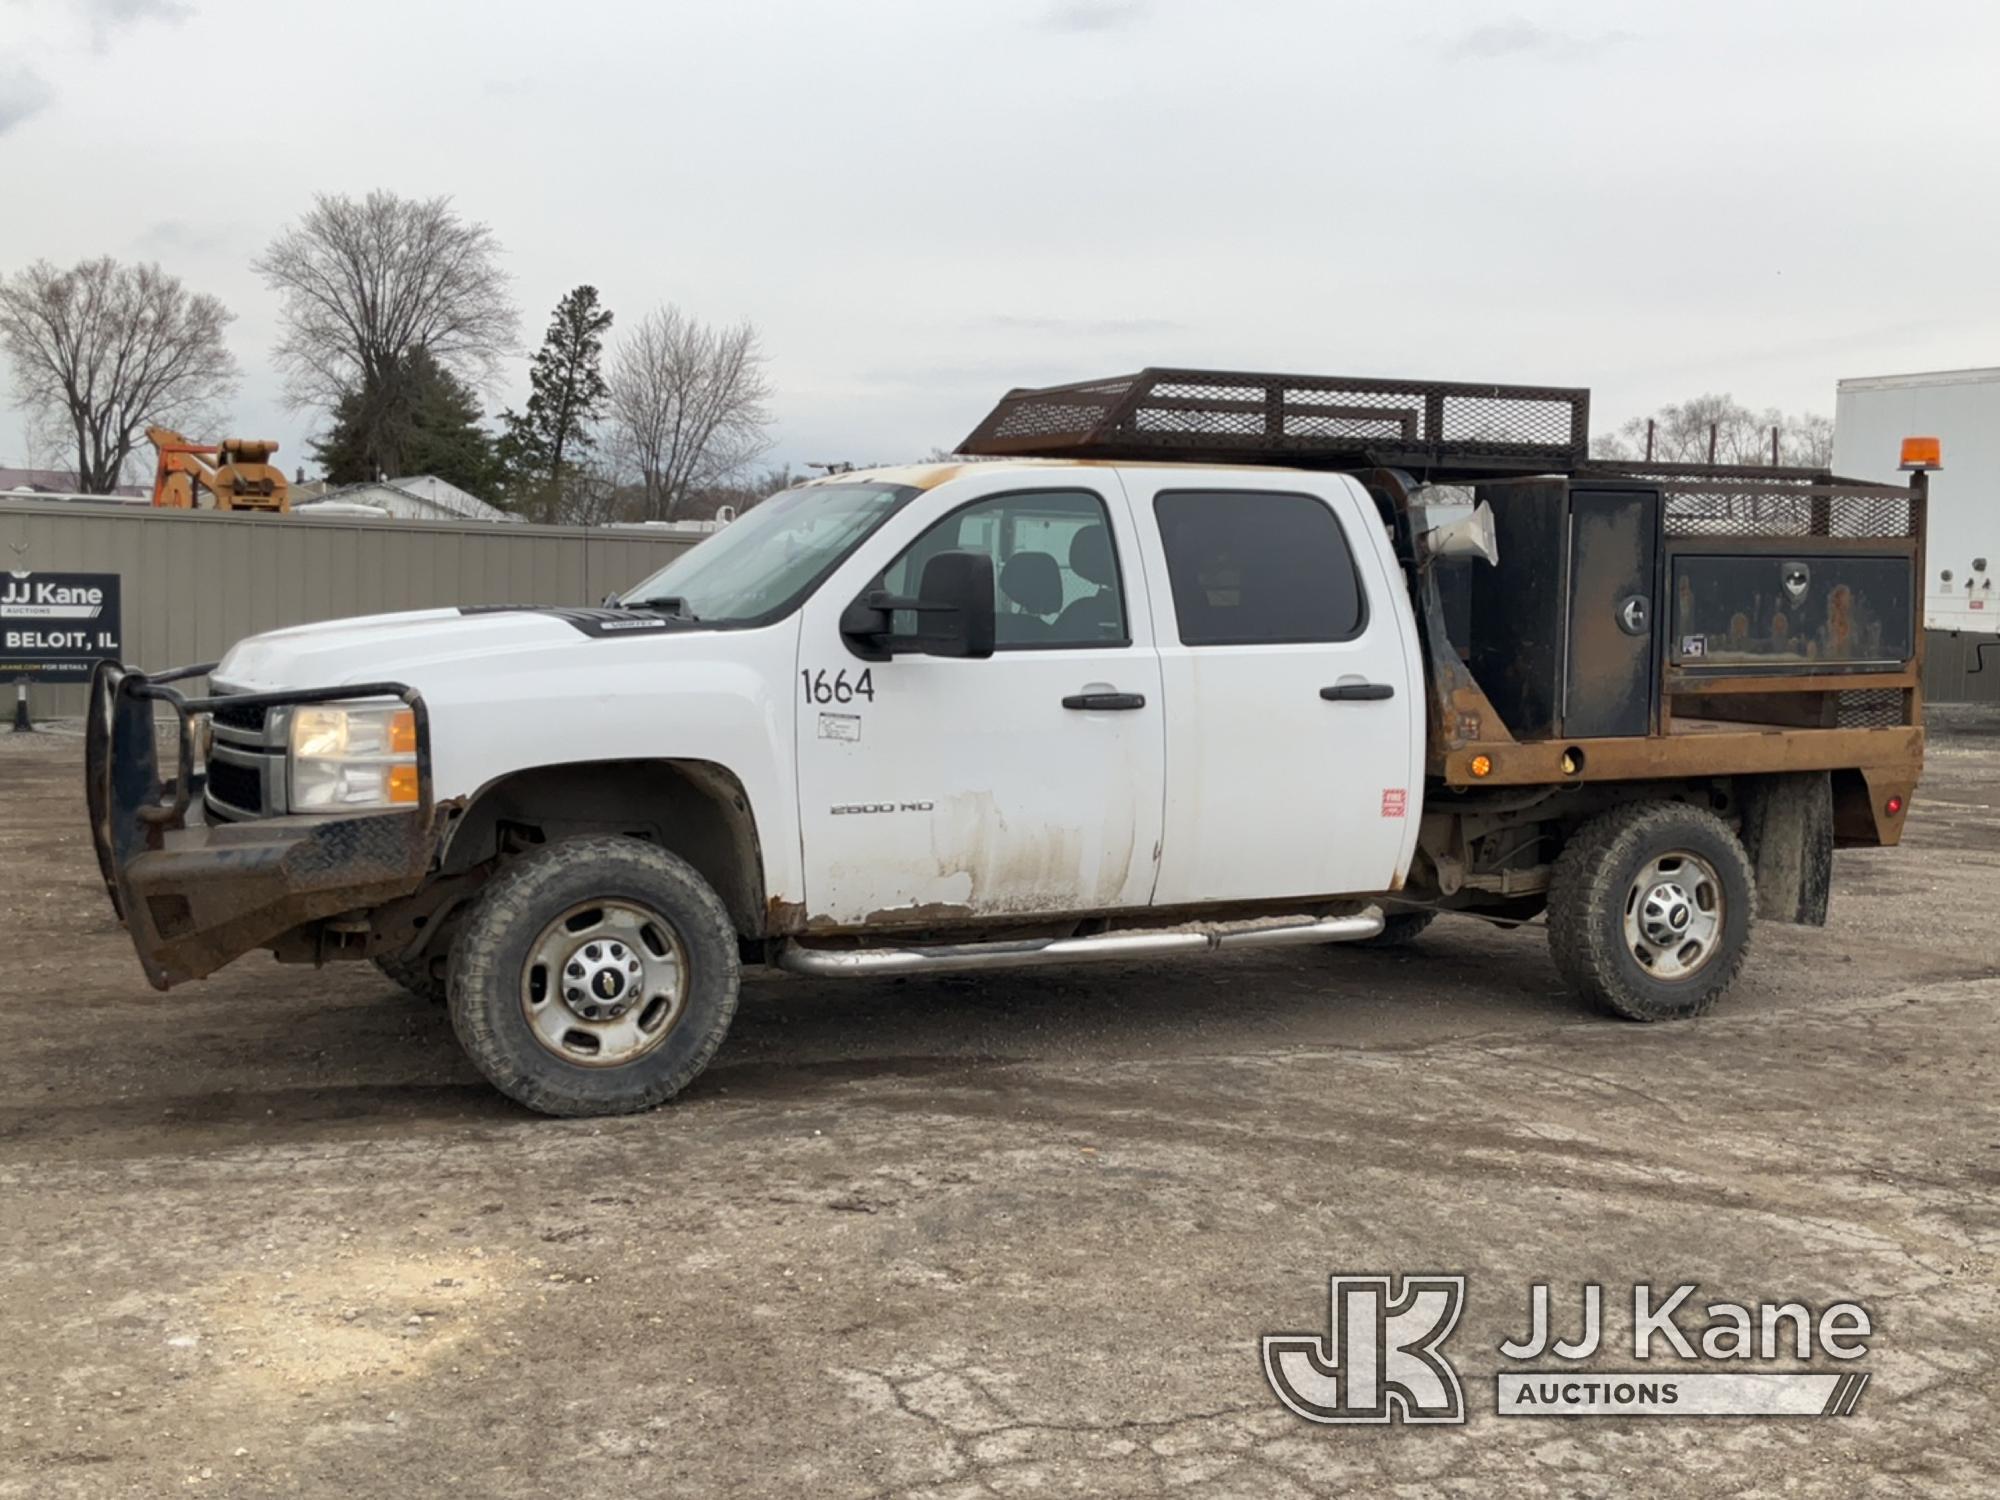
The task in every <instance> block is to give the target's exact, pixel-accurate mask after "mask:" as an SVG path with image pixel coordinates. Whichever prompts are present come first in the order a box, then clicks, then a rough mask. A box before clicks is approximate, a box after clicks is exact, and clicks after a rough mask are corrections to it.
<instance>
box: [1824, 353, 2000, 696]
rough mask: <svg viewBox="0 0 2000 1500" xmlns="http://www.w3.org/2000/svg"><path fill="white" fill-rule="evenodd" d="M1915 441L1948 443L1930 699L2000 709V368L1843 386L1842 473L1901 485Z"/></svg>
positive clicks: (1927, 619)
mask: <svg viewBox="0 0 2000 1500" xmlns="http://www.w3.org/2000/svg"><path fill="white" fill-rule="evenodd" d="M1916 436H1923V437H1935V438H1938V439H1939V440H1940V441H1941V442H1942V443H1943V444H1944V467H1943V468H1942V469H1941V470H1939V471H1938V472H1937V473H1936V474H1933V475H1932V476H1931V481H1930V485H1931V489H1930V494H1931V498H1930V514H1929V521H1930V527H1929V539H1928V544H1927V546H1926V548H1925V565H1926V571H1927V573H1928V576H1927V577H1926V579H1925V580H1924V624H1925V625H1926V626H1927V627H1928V630H1927V632H1926V639H1925V643H1924V653H1925V657H1924V695H1925V697H1927V698H1930V699H1932V700H1933V701H1935V702H1939V703H1996V702H2000V641H1997V640H1996V632H2000V590H1996V589H1995V588H1994V585H1993V579H1994V576H1995V575H1996V574H2000V369H1986V370H1940V371H1936V372H1932V373H1928V374H1917V375H1875V376H1867V377H1863V378H1859V379H1851V380H1843V381H1841V382H1840V387H1839V395H1838V404H1837V406H1836V408H1835V415H1834V428H1833V467H1834V470H1835V472H1836V473H1840V474H1852V475H1854V476H1855V477H1856V478H1859V479H1881V480H1886V481H1888V482H1889V483H1897V482H1900V481H1901V480H1902V479H1903V478H1904V477H1905V476H1903V475H1902V474H1899V473H1898V472H1897V468H1896V463H1897V458H1898V455H1899V451H1900V448H1901V445H1902V440H1903V439H1904V438H1906V437H1916ZM1981 643H1985V644H1986V647H1987V649H1986V653H1985V655H1986V661H1987V663H1988V665H1987V666H1986V667H1985V669H1984V670H1980V662H1979V652H1978V647H1979V645H1980V644H1981Z"/></svg>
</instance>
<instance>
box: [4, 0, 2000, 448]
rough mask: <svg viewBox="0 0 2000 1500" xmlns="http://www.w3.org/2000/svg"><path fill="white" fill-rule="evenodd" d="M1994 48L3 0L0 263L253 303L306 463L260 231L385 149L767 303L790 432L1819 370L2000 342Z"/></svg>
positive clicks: (807, 1)
mask: <svg viewBox="0 0 2000 1500" xmlns="http://www.w3.org/2000/svg"><path fill="white" fill-rule="evenodd" d="M1996 76H2000V5H1995V4H1993V3H1990V0H1984V3H1981V0H1960V3H1950V4H1945V3H1936V0H1899V3H1897V4H1895V5H1890V6H1885V5H1883V4H1881V3H1880V0H1865V3H1864V0H1796V3H1793V0H1672V3H1653V0H1638V3H1612V0H1599V3H1595V4H1589V3H1575V4H1570V3H1540V0H1520V3H1515V4H1497V5H1496V4H1474V3H1469V0H1432V3H1427V4H1409V3H1402V0H1384V3H1343V0H1011V3H1002V0H721V3H716V0H711V3H707V4H691V3H686V0H617V3H611V0H563V3H560V4H551V3H546V0H542V3H533V4H528V3H516V0H486V3H478V4H470V3H469V4H447V3H435V0H393V3H389V0H330V3H312V4H300V3H294V0H65V3H58V0H0V272H6V271H11V270H13V269H16V268H18V267H19V266H20V265H21V264H23V263H25V262H27V261H29V260H31V259H34V258H36V257H47V258H49V259H51V260H55V261H58V262H69V261H73V260H75V259H77V258H79V257H83V256H91V255H98V254H107V253H108V254H111V255H115V256H118V257H121V258H124V259H129V260H142V259H143V260H157V261H159V262H160V263H161V264H162V265H164V266H165V267H167V268H168V269H169V270H171V271H173V272H175V273H176V274H178V275H180V276H181V277H182V278H183V279H185V280H186V282H187V283H188V284H189V285H190V286H191V287H194V288H196V289H199V290H202V291H208V292H213V293H216V294H217V295H219V296H221V297H222V298H223V299H224V301H225V302H226V303H227V304H228V305H229V306H230V307H231V308H232V309H233V310H234V311H235V312H236V314H237V320H236V322H235V323H234V324H233V325H232V327H231V330H230V336H231V341H232V344H233V347H234V348H235V350H236V352H237V354H238V356H239V357H240V358H241V360H242V363H243V366H244V382H243V387H242V390H241V393H240V394H239V396H238V397H237V399H236V401H235V403H234V406H233V411H232V421H231V429H232V435H242V436H252V437H276V438H278V439H280V440H281V441H282V443H283V445H284V447H283V451H282V453H281V461H283V462H285V463H286V464H287V467H290V466H291V464H292V463H295V462H297V461H300V460H301V459H303V458H304V456H305V454H304V439H305V438H306V436H307V435H308V434H309V433H310V431H311V430H312V428H313V425H314V423H315V421H316V420H317V419H316V417H315V415H314V414H313V413H310V412H293V411H288V410H287V409H286V408H285V406H284V404H283V400H282V397H281V395H280V392H279V384H278V380H277V377H276V376H275V375H274V373H273V371H272V369H271V366H270V360H269V351H270V347H271V344H272V341H273V338H274V336H275V331H276V326H275V320H276V314H277V304H276V300H275V298H274V297H273V296H272V295H271V294H270V293H269V292H267V291H266V290H265V289H264V288H263V286H262V285H261V284H260V283H259V282H258V280H257V278H256V277H255V276H254V275H253V274H252V273H251V271H250V269H249V262H250V260H251V259H252V257H253V256H254V255H256V254H257V252H258V251H259V250H260V249H261V248H262V247H263V246H264V244H265V243H266V242H267V241H268V240H269V239H270V237H271V235H272V234H273V232H274V231H276V230H277V229H278V228H279V227H280V226H281V225H282V224H284V223H285V222H286V221H288V220H290V219H292V218H294V217H295V216H297V215H298V213H299V212H300V211H301V210H302V209H303V208H305V207H306V205H307V203H308V202H309V199H310V197H311V195H312V194H313V193H314V192H315V191H324V192H336V193H354V194H359V193H364V192H366V191H367V190H369V189H371V188H389V189H393V190H395V191H397V192H401V193H406V194H413V195H431V194H438V193H445V194H450V195H451V196H452V197H453V199H454V200H455V202H456V205H457V207H458V208H459V210H460V211H461V212H462V213H464V214H465V215H466V216H468V217H470V218H475V219H479V220H483V221H485V222H487V223H489V224H491V225H492V226H493V228H494V229H495V231H496V232H497V233H498V235H499V238H500V240H501V242H502V243H503V244H504V245H505V247H506V250H507V258H506V264H507V267H508V270H509V271H510V272H511V274H512V276H513V278H514V284H515V291H516V293H517V296H518V300H519V302H520V305H521V309H522V329H523V335H524V339H525V340H526V341H530V342H532V341H535V340H538V339H539V338H540V335H541V332H542V329H543V326H544V325H545V323H546V321H547V318H548V313H549V310H550V308H551V307H552V306H553V304H554V303H555V301H556V299H557V297H559V296H560V295H561V294H562V293H563V292H564V291H565V290H566V289H567V288H569V287H571V286H574V285H576V284H577V283H579V282H591V283H594V284H595V285H596V286H597V287H598V288H599V289H600V290H601V292H602V294H603V296H604V299H605V301H606V303H607V304H608V305H609V306H610V307H611V308H612V309H613V311H614V312H615V313H617V314H618V315H619V317H620V319H621V320H624V319H629V318H633V317H635V316H636V315H637V314H638V313H640V312H641V311H643V310H644V309H646V308H647V307H649V306H651V305H653V304H655V303H658V302H661V301H673V302H676V303H678V304H680V305H681V306H682V307H684V308H686V309H688V310H689V311H691V312H693V313H695V314H697V315H699V316H702V317H705V318H710V319H718V320H728V319H735V318H738V317H748V318H751V319H753V320H754V321H755V322H756V323H757V324H758V325H759V326H760V327H761V329H762V330H763V334H764V339H765V346H766V348H767V350H768V352H769V354H770V356H771V374H772V377H773V380H774V383H775V385H776V388H777V402H776V414H777V418H778V426H777V431H776V439H777V445H776V447H775V449H774V452H773V455H772V456H773V458H774V459H778V460H791V461H793V462H795V463H796V462H800V461H805V460H814V459H851V460H860V461H868V460H874V459H896V458H902V457H907V456H913V455H917V454H921V453H922V452H924V451H925V450H927V449H929V448H930V447H932V446H934V445H939V446H950V445H952V444H953V443H955V442H956V441H957V440H958V439H959V438H960V437H962V436H963V435H964V434H965V433H966V432H967V431H968V430H969V429H970V428H971V426H972V425H973V423H974V422H975V421H976V419H977V418H978V417H979V416H980V415H981V414H982V413H983V412H984V410H985V409H986V407H987V406H988V405H990V404H991V402H992V400H993V399H994V397H996V396H997V395H998V394H999V393H1000V392H1001V391H1002V390H1004V389H1005V388H1006V387H1008V386H1010V385H1014V384H1041V383H1046V382H1051V381H1059V380H1069V379H1078V378H1082V377H1084V376H1089V375H1096V374H1106V373H1113V372H1117V371H1122V370H1126V369H1131V368H1136V367H1138V366H1141V365H1146V364H1214V365H1219V366H1230V365H1235V366H1247V367H1254V368H1260V369H1279V370H1299V371H1313V372H1326V373H1353V374H1371V375H1411V376H1427V377H1433V378H1463V379H1492V380H1503V381H1531V382H1547V383H1553V384H1579V385H1588V386H1591V387H1592V388H1593V389H1594V392H1595V399H1594V408H1593V409H1594V424H1595V426H1596V427H1598V428H1599V429H1600V430H1601V429H1604V428H1606V427H1610V426H1614V425H1616V424H1617V423H1618V422H1619V421H1621V420H1623V419H1624V418H1626V417H1628V416H1631V415H1634V414H1638V413H1643V412H1644V411H1646V410H1649V409H1650V408H1652V407H1654V406H1656V405H1658V404H1659V403H1661V402H1664V401H1668V400H1674V399H1678V398H1681V397H1685V396H1688V395H1692V394H1695V393H1698V392H1701V391H1704V390H1726V391H1730V392H1732V393H1734V394H1735V395H1736V396H1737V397H1738V398H1739V399H1741V400H1743V401H1745V402H1748V403H1750V404H1752V405H1754V406H1759V407H1762V406H1766V405H1776V406H1781V407H1785V408H1788V409H1794V410H1797V409H1810V410H1816V411H1822V412H1827V413H1831V411H1832V408H1833V387H1834V381H1835V380H1836V379H1837V378H1839V377H1841V376H1844V375H1860V374H1876V373H1886V372H1891V371H1902V370H1914V369H1934V368H1944V367H1952V366H1964V365H1993V364H2000V275H1996V266H2000V191H1996V187H2000V183H1996V163H2000V86H1996V82H1995V79H1996ZM614 333H615V330H614ZM524 353H525V351H524ZM525 388H526V363H525V358H523V359H521V360H517V361H515V362H514V364H513V365H512V366H511V367H510V370H509V375H508V385H507V387H506V388H503V389H499V390H496V391H495V392H494V393H493V394H492V398H491V402H490V404H491V406H492V407H493V408H494V409H497V408H498V407H499V406H501V405H504V404H507V403H509V402H513V403H518V402H519V400H520V399H521V396H522V395H523V394H524V392H525ZM24 457H26V454H25V452H24V443H23V436H22V424H21V422H20V419H19V416H18V414H17V413H15V412H14V411H13V410H12V409H11V407H9V408H8V409H7V410H6V411H5V412H4V414H0V462H19V461H21V460H22V459H23V458H24Z"/></svg>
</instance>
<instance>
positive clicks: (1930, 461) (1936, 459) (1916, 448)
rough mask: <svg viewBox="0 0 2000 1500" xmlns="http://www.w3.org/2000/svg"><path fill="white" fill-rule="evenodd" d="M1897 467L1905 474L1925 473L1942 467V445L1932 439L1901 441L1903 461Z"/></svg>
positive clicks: (1908, 438)
mask: <svg viewBox="0 0 2000 1500" xmlns="http://www.w3.org/2000/svg"><path fill="white" fill-rule="evenodd" d="M1897 467H1899V468H1900V469H1902V471H1903V472H1904V473H1905V474H1921V473H1927V472H1929V471H1930V470H1932V469H1942V468H1943V467H1944V445H1943V444H1942V443H1940V442H1939V441H1938V440H1937V439H1936V438H1934V437H1906V438H1904V439H1903V461H1902V463H1901V464H1899V465H1898V466H1897Z"/></svg>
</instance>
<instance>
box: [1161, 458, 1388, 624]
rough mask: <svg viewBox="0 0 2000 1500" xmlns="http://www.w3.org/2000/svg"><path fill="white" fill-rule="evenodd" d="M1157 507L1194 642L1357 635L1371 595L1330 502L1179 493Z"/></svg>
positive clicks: (1178, 613) (1180, 607)
mask: <svg viewBox="0 0 2000 1500" xmlns="http://www.w3.org/2000/svg"><path fill="white" fill-rule="evenodd" d="M1153 514H1154V517H1155V518H1156V519H1157V520H1158V522H1159V526H1160V541H1161V544H1162V546H1163V547H1164V549H1165V552H1166V559H1167V575H1168V578H1169V579H1170V580H1171V582H1172V585H1173V594H1174V617H1175V620H1176V622H1177V624H1178V627H1179V631H1180V641H1181V644H1182V645H1184V646H1268V645H1281V644H1293V643H1299V642H1309V641H1351V640H1353V639H1354V638H1355V637H1356V636H1358V635H1360V634H1361V632H1362V629H1363V627H1364V626H1365V625H1366V624H1367V619H1368V606H1367V599H1366V597H1365V596H1364V595H1363V593H1362V590H1361V579H1360V576H1359V574H1358V573H1357V572H1356V571H1355V567H1354V555H1353V553H1352V552H1351V551H1350V550H1349V548H1348V545H1347V536H1346V533H1345V532H1343V531H1342V530H1341V527H1340V521H1339V519H1338V518H1337V517H1335V515H1334V514H1333V512H1332V511H1331V510H1329V509H1328V508H1327V505H1326V502H1325V501H1323V500H1320V499H1317V498H1315V497H1314V496H1311V495H1285V494H1274V493H1271V492H1269V491H1264V490H1169V491H1166V492H1164V493H1162V494H1160V495H1158V496H1156V497H1155V498H1154V501H1153Z"/></svg>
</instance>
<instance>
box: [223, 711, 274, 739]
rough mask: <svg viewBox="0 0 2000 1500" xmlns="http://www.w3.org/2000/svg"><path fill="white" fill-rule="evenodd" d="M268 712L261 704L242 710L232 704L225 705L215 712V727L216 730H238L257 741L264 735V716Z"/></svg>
mask: <svg viewBox="0 0 2000 1500" xmlns="http://www.w3.org/2000/svg"><path fill="white" fill-rule="evenodd" d="M270 711H271V710H270V709H269V708H268V707H266V706H265V705H263V704H261V703H258V704H251V705H249V706H247V707H244V708H238V707H236V706H235V705H234V704H229V703H225V704H223V705H222V706H221V707H220V708H218V709H216V710H215V727H216V728H218V729H240V730H242V731H244V732H245V733H247V734H254V735H256V736H257V737H258V738H259V739H262V738H263V735H264V716H265V715H266V714H268V713H270Z"/></svg>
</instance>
